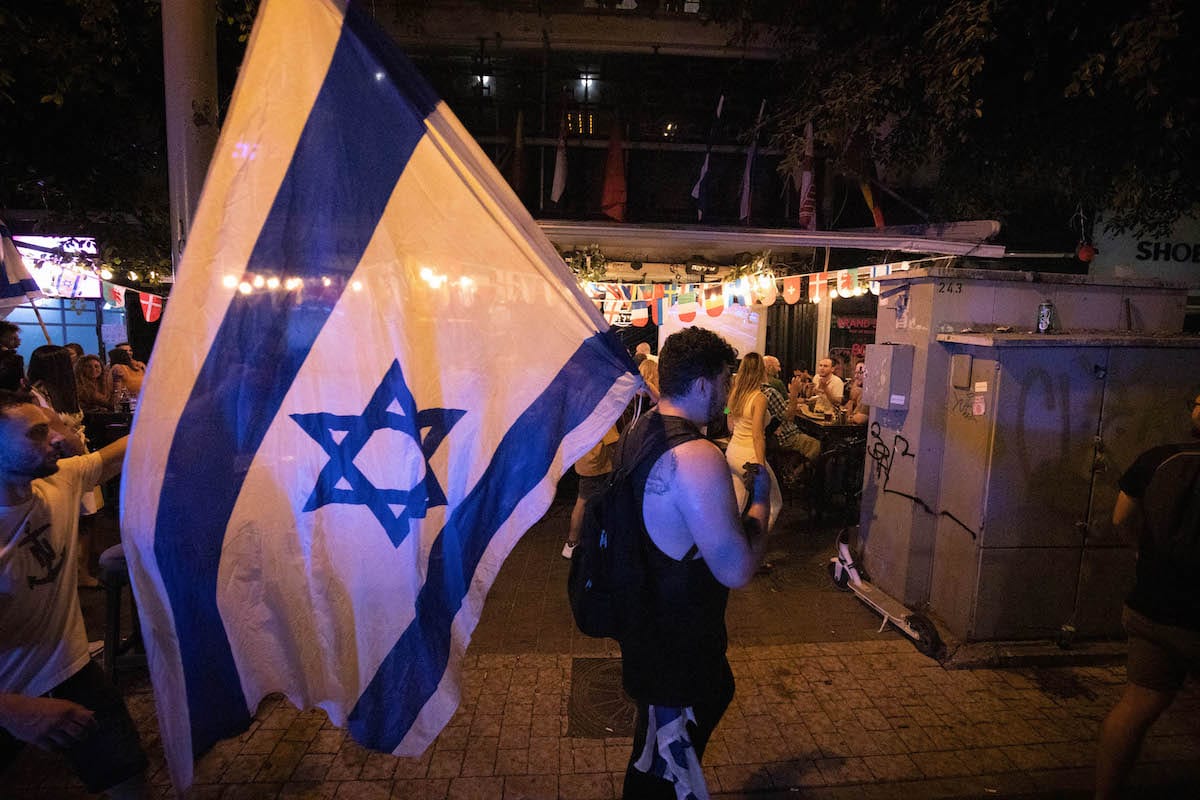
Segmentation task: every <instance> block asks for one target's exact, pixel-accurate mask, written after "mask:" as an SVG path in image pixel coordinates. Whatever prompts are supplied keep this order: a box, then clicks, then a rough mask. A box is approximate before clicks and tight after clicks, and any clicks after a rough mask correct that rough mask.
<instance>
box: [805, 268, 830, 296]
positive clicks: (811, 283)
mask: <svg viewBox="0 0 1200 800" xmlns="http://www.w3.org/2000/svg"><path fill="white" fill-rule="evenodd" d="M825 280H826V275H825V273H824V272H818V273H815V274H813V275H809V276H808V299H809V300H810V301H811V302H813V303H819V302H821V295H822V294H823V292H822V291H821V287H822V286H824V285H825Z"/></svg>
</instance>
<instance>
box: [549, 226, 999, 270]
mask: <svg viewBox="0 0 1200 800" xmlns="http://www.w3.org/2000/svg"><path fill="white" fill-rule="evenodd" d="M538 225H540V226H541V228H542V230H543V231H544V232H545V233H546V236H547V237H548V238H549V239H550V241H551V242H553V243H554V245H555V247H557V248H558V249H559V251H561V252H565V251H569V250H579V249H583V248H586V247H588V246H589V245H593V244H595V245H599V247H600V249H601V251H603V253H604V255H605V257H606V258H607V259H608V261H609V263H610V264H613V263H614V262H632V261H639V262H642V263H643V265H644V266H643V271H642V272H641V273H640V276H641V277H642V278H643V279H647V280H654V279H655V278H656V277H660V276H657V275H655V274H647V273H654V272H655V270H653V269H651V267H652V265H655V266H662V267H668V266H669V265H679V264H687V263H689V262H692V261H695V260H697V259H701V260H703V261H704V262H706V263H710V264H716V265H723V266H732V265H734V264H735V263H736V262H737V257H738V255H739V254H742V253H756V254H757V253H761V252H763V251H765V250H769V251H771V253H772V254H774V255H775V256H777V257H779V258H780V259H782V260H784V261H788V260H789V259H790V258H795V260H797V261H799V260H804V261H810V260H811V257H812V251H813V250H815V249H825V248H831V249H850V250H874V251H879V252H881V253H905V254H912V255H913V256H920V255H924V256H938V255H945V256H972V257H976V258H1003V257H1004V247H1003V245H996V244H987V243H986V242H983V241H978V242H973V241H961V240H956V239H937V238H928V237H923V236H913V235H905V234H900V233H891V232H887V231H882V232H878V233H876V232H865V231H805V230H799V229H794V228H739V227H712V226H691V225H636V224H627V223H617V222H579V221H564V220H538ZM667 272H668V274H667V275H666V276H665V277H669V270H668V271H667ZM631 276H632V274H631ZM614 277H617V276H614Z"/></svg>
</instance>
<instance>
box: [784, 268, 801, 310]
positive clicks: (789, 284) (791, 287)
mask: <svg viewBox="0 0 1200 800" xmlns="http://www.w3.org/2000/svg"><path fill="white" fill-rule="evenodd" d="M802 279H803V276H802V275H789V276H788V277H786V278H784V279H783V299H784V301H785V302H786V303H787V304H788V305H789V306H794V305H796V303H798V302H800V283H801V280H802Z"/></svg>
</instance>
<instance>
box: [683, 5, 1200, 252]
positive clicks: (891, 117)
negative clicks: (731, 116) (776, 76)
mask: <svg viewBox="0 0 1200 800" xmlns="http://www.w3.org/2000/svg"><path fill="white" fill-rule="evenodd" d="M707 8H708V9H709V12H710V14H711V15H712V16H713V17H714V18H715V19H717V20H718V21H723V22H726V23H735V24H740V25H741V26H743V27H742V30H743V31H747V30H749V27H750V26H751V25H754V24H757V25H766V26H767V27H768V28H770V29H771V30H773V32H774V34H775V36H776V39H777V42H778V44H779V45H780V47H781V49H782V50H783V52H784V53H785V56H786V60H785V62H784V64H783V65H782V69H783V70H784V71H785V73H786V76H787V85H788V86H790V87H791V90H790V92H789V95H788V96H787V97H786V98H784V99H783V100H784V102H783V105H782V110H780V111H779V112H778V113H777V114H776V116H775V118H774V119H773V120H772V122H773V125H774V128H775V131H776V134H775V140H776V144H777V145H779V146H781V147H783V148H784V150H785V152H786V154H787V157H786V158H785V161H784V165H783V169H785V170H790V169H792V168H794V166H795V165H796V164H797V163H798V162H799V159H800V158H801V156H802V154H803V149H802V148H803V141H802V139H803V131H804V124H805V123H806V122H808V121H810V120H811V121H812V122H813V123H814V128H815V130H816V139H817V147H818V152H819V153H820V154H822V155H824V157H825V158H826V163H827V164H828V165H829V166H830V167H832V168H833V169H834V170H836V171H837V172H839V173H841V174H844V175H848V176H851V177H857V178H860V179H861V178H866V179H871V178H873V177H875V175H874V172H873V171H874V170H878V173H879V177H880V179H881V182H883V183H885V184H888V185H893V186H896V187H897V188H899V187H901V186H904V185H905V184H909V185H912V184H920V183H922V182H924V183H925V184H926V190H927V192H928V197H929V201H928V202H929V204H930V206H931V210H932V211H933V212H934V213H936V214H937V215H938V216H940V217H942V218H945V219H967V218H976V217H994V218H999V219H1002V220H1009V219H1012V218H1014V217H1021V216H1022V215H1024V216H1025V217H1026V218H1029V219H1039V218H1041V219H1042V220H1043V224H1045V222H1044V220H1045V216H1044V215H1045V212H1049V213H1051V214H1056V215H1058V216H1057V217H1055V218H1051V219H1052V223H1051V224H1058V221H1059V220H1062V222H1063V223H1066V222H1067V221H1068V220H1069V219H1071V218H1075V220H1076V222H1075V224H1076V227H1075V233H1076V234H1077V235H1083V236H1086V235H1090V234H1091V231H1090V230H1089V229H1088V228H1089V227H1090V225H1091V221H1092V220H1093V219H1094V218H1095V215H1096V214H1103V221H1104V223H1105V225H1106V226H1107V227H1108V228H1109V229H1110V230H1112V231H1114V232H1118V233H1119V232H1124V231H1127V230H1132V231H1134V232H1137V233H1157V234H1162V233H1164V232H1165V231H1166V230H1167V229H1168V228H1169V227H1170V225H1171V223H1172V222H1173V221H1174V220H1175V219H1176V218H1177V217H1178V216H1180V215H1181V214H1186V213H1189V212H1194V211H1195V208H1196V204H1197V201H1198V199H1200V195H1198V194H1197V192H1198V187H1200V180H1198V179H1200V159H1197V158H1196V157H1195V153H1196V152H1197V146H1196V142H1195V131H1196V130H1197V123H1198V122H1200V119H1198V108H1197V92H1196V91H1195V88H1194V86H1193V81H1194V79H1195V78H1194V76H1195V75H1197V74H1200V46H1198V45H1200V42H1198V41H1197V30H1196V28H1197V17H1198V15H1200V4H1197V3H1195V2H1192V0H1131V2H1126V3H1096V2H1091V1H1090V0H947V1H946V2H936V3H931V2H927V0H710V2H709V3H708V4H707ZM922 177H923V178H924V180H922ZM1077 211H1078V212H1081V213H1082V216H1081V217H1080V216H1076V214H1077ZM1080 219H1082V220H1083V225H1084V228H1085V229H1084V230H1082V231H1081V230H1080V229H1079V227H1078V225H1079V220H1080Z"/></svg>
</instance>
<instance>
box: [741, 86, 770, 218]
mask: <svg viewBox="0 0 1200 800" xmlns="http://www.w3.org/2000/svg"><path fill="white" fill-rule="evenodd" d="M766 110H767V101H766V99H765V98H764V99H763V101H762V103H760V104H759V106H758V120H757V121H756V122H755V123H754V136H753V137H752V138H751V139H750V148H749V149H748V150H747V151H746V167H745V169H743V170H742V195H741V203H740V204H739V207H738V219H740V220H741V221H743V222H749V221H750V207H751V196H750V195H751V191H752V187H751V185H750V176H751V175H752V174H753V172H754V155H755V153H757V152H758V129H759V128H761V127H762V118H763V112H764V111H766Z"/></svg>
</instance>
